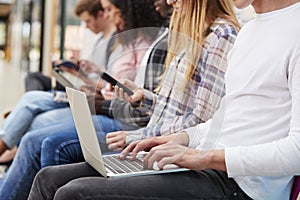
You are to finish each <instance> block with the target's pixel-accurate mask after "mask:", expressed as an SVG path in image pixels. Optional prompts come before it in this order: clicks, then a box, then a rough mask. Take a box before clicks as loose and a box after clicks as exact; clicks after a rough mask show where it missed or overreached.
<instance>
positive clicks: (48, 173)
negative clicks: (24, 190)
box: [34, 167, 54, 186]
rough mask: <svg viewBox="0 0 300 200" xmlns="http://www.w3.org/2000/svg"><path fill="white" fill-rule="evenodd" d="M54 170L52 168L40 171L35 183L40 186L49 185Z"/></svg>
mask: <svg viewBox="0 0 300 200" xmlns="http://www.w3.org/2000/svg"><path fill="white" fill-rule="evenodd" d="M53 172H54V170H53V168H52V167H45V168H43V169H41V170H40V171H38V173H37V174H36V176H35V178H34V183H35V184H37V186H39V185H43V186H44V185H47V183H48V181H49V180H50V178H51V177H53Z"/></svg>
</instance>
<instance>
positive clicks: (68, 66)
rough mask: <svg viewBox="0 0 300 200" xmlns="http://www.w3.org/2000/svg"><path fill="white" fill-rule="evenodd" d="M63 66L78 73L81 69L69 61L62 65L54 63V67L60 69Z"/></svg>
mask: <svg viewBox="0 0 300 200" xmlns="http://www.w3.org/2000/svg"><path fill="white" fill-rule="evenodd" d="M61 66H64V67H67V68H69V69H75V70H76V71H79V69H80V67H79V66H78V65H76V64H75V63H73V62H71V61H68V60H64V61H62V62H60V63H57V64H56V63H53V67H58V68H60V67H61Z"/></svg>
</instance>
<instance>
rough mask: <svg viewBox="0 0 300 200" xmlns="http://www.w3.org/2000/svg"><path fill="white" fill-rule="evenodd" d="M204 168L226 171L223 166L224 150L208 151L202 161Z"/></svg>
mask: <svg viewBox="0 0 300 200" xmlns="http://www.w3.org/2000/svg"><path fill="white" fill-rule="evenodd" d="M204 162H205V166H207V168H210V169H216V170H221V171H227V169H226V164H225V152H224V150H212V151H209V152H208V154H207V156H206V157H205V159H204Z"/></svg>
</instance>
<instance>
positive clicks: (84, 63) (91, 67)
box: [78, 60, 100, 74]
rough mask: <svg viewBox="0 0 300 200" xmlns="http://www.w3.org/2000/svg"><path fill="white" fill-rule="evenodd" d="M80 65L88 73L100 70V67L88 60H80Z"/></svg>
mask: <svg viewBox="0 0 300 200" xmlns="http://www.w3.org/2000/svg"><path fill="white" fill-rule="evenodd" d="M78 65H79V66H80V69H81V70H82V71H84V72H85V73H87V74H90V73H99V72H100V67H99V66H97V65H96V64H95V63H93V62H91V61H88V60H79V61H78Z"/></svg>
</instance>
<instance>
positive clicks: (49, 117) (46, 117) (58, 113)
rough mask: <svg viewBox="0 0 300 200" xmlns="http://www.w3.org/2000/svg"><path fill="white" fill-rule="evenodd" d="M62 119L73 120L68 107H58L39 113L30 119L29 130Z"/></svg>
mask: <svg viewBox="0 0 300 200" xmlns="http://www.w3.org/2000/svg"><path fill="white" fill-rule="evenodd" d="M62 119H63V120H71V121H73V118H72V113H71V110H70V108H69V107H66V108H58V109H54V110H50V111H47V112H44V113H41V114H39V115H38V116H36V117H35V118H34V120H33V121H32V123H31V125H30V128H29V131H31V130H35V129H38V128H42V127H45V126H49V125H52V124H54V123H59V122H60V121H62Z"/></svg>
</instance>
